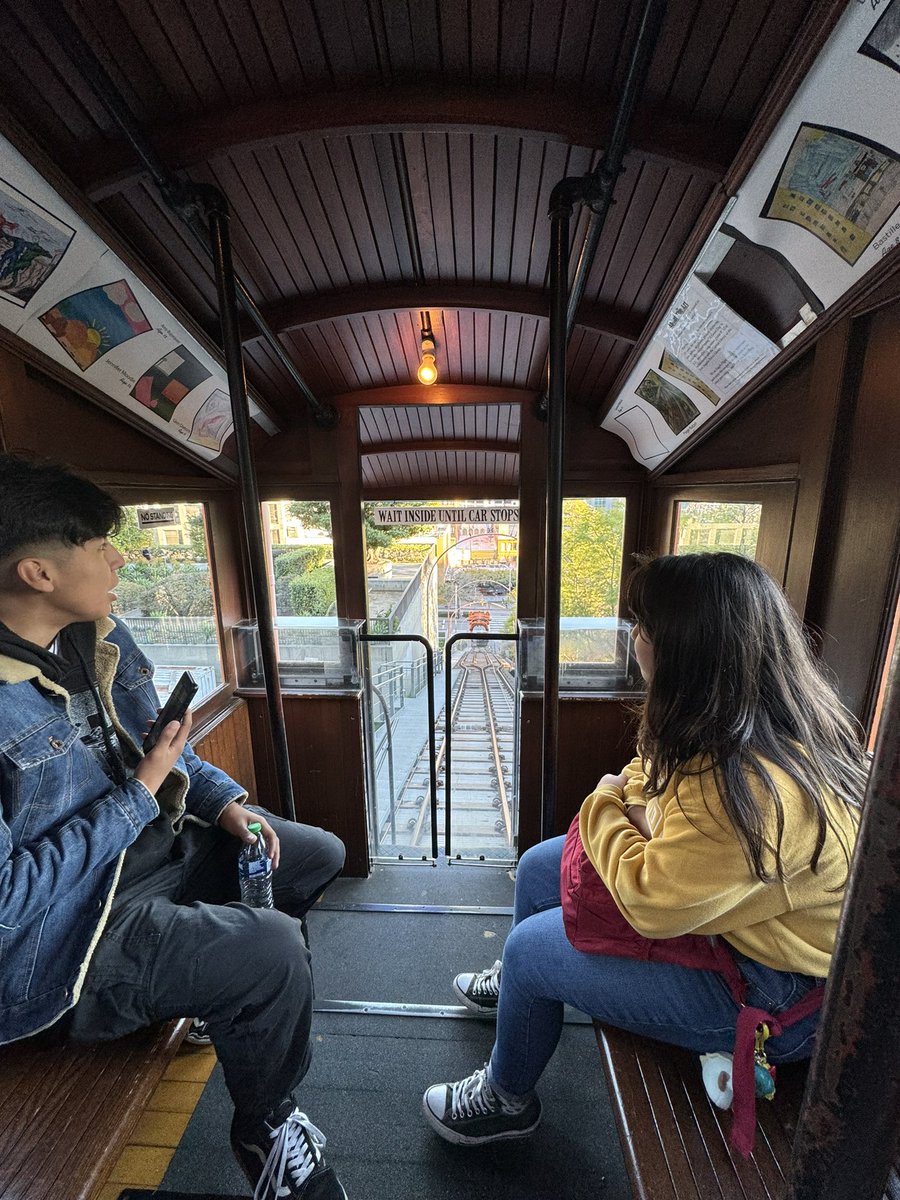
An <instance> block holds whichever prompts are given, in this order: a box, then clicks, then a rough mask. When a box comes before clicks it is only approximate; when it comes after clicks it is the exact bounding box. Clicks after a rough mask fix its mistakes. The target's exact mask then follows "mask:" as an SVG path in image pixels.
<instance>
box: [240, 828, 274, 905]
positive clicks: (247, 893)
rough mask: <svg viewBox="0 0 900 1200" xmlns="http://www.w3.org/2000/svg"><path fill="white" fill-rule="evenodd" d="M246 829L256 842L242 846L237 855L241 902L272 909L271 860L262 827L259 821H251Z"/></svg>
mask: <svg viewBox="0 0 900 1200" xmlns="http://www.w3.org/2000/svg"><path fill="white" fill-rule="evenodd" d="M247 828H248V829H249V830H250V832H251V833H255V834H256V841H255V842H249V843H247V844H245V845H244V846H242V847H241V852H240V854H239V855H238V878H239V879H240V882H241V900H243V902H244V903H245V904H249V905H250V907H251V908H273V907H274V905H273V904H272V860H271V858H269V852H268V850H267V849H266V842H265V838H264V837H263V835H262V825H260V823H259V821H253V822H252V823H251V824H250V825H248V826H247Z"/></svg>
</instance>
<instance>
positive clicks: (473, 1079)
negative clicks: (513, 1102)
mask: <svg viewBox="0 0 900 1200" xmlns="http://www.w3.org/2000/svg"><path fill="white" fill-rule="evenodd" d="M451 1087H452V1091H451V1093H450V1117H451V1119H452V1120H454V1121H458V1120H459V1119H460V1118H461V1117H475V1116H479V1117H483V1116H487V1115H488V1114H489V1113H492V1112H494V1111H495V1110H496V1108H497V1097H496V1096H495V1095H494V1093H493V1091H492V1090H491V1085H490V1084H489V1083H488V1081H487V1071H486V1069H485V1068H484V1067H481V1068H480V1069H479V1070H477V1071H475V1072H474V1073H473V1074H471V1075H470V1076H469V1077H468V1079H460V1081H459V1083H454V1084H452V1085H451Z"/></svg>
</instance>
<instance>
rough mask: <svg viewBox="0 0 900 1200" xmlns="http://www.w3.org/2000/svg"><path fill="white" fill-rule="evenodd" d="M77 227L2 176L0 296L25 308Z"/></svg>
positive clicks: (0, 204) (40, 286) (57, 261)
mask: <svg viewBox="0 0 900 1200" xmlns="http://www.w3.org/2000/svg"><path fill="white" fill-rule="evenodd" d="M74 236H75V230H74V229H73V228H72V226H71V225H67V224H66V223H65V221H60V219H59V218H58V217H55V216H54V215H53V213H51V212H49V211H48V210H47V209H46V208H44V207H43V206H42V205H40V204H37V203H36V202H35V201H34V200H31V199H30V198H29V197H28V196H26V195H25V193H24V192H20V191H19V189H18V188H14V187H13V185H12V184H11V183H7V182H6V180H5V179H0V298H2V299H3V300H8V301H9V302H10V303H11V304H16V305H18V307H19V308H24V307H25V306H26V304H28V303H29V301H30V300H33V299H34V297H35V296H36V295H37V293H38V292H39V291H40V289H41V288H42V287H43V286H44V284H45V283H46V282H47V280H48V279H49V278H50V276H51V275H52V274H53V272H54V271H55V270H56V268H57V267H58V266H59V264H60V262H61V261H62V257H63V255H64V254H65V252H66V251H67V250H68V248H69V244H70V242H71V241H72V238H73V237H74Z"/></svg>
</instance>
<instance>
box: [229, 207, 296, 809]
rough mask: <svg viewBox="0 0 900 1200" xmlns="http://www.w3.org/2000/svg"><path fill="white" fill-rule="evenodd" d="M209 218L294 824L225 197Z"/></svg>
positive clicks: (268, 683)
mask: <svg viewBox="0 0 900 1200" xmlns="http://www.w3.org/2000/svg"><path fill="white" fill-rule="evenodd" d="M208 215H209V232H210V245H211V248H212V256H213V264H214V266H215V271H216V291H217V293H218V299H219V320H220V322H221V325H222V342H223V348H224V352H225V365H226V368H227V370H228V391H229V393H230V395H231V414H232V418H233V420H234V440H235V445H236V447H237V452H238V468H239V472H240V483H241V509H242V513H243V517H244V532H245V535H246V538H247V557H248V562H249V567H250V585H251V589H252V592H253V604H254V608H255V611H256V623H257V627H258V629H259V645H260V650H261V658H262V669H263V680H264V683H265V689H266V704H267V708H268V713H269V730H270V733H271V736H272V751H273V754H274V757H275V781H276V787H277V789H278V799H279V802H280V806H281V811H282V813H283V814H284V816H286V817H287V818H288V819H289V820H291V821H296V819H297V814H296V811H295V809H294V789H293V785H292V783H291V763H290V756H289V754H288V744H287V731H286V730H285V727H284V709H283V706H282V703H281V683H280V681H279V678H278V654H277V650H276V647H275V624H274V621H273V616H272V601H271V596H270V594H269V586H268V576H267V572H266V553H265V547H264V545H263V536H262V517H261V512H260V504H259V488H258V487H257V483H256V467H255V464H254V462H253V448H252V446H251V444H250V414H249V410H248V407H247V385H246V380H245V378H244V362H243V359H242V357H241V341H240V336H239V333H238V311H237V297H236V296H235V291H234V273H233V271H232V264H231V241H230V238H229V231H228V208H227V204H226V201H225V198H224V197H223V196H219V197H218V203H217V204H215V205H213V206H211V207H210V210H209V214H208Z"/></svg>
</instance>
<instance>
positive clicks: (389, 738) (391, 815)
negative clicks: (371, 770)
mask: <svg viewBox="0 0 900 1200" xmlns="http://www.w3.org/2000/svg"><path fill="white" fill-rule="evenodd" d="M369 689H370V690H371V692H372V695H373V696H374V697H375V698H376V699H377V701H378V703H379V704H380V705H381V714H382V716H383V717H384V741H385V746H386V749H385V754H386V755H387V760H388V787H389V788H390V792H391V807H390V811H389V812H388V821H389V824H390V829H391V845H393V846H396V845H397V814H396V813H395V812H394V735H393V733H392V732H391V710H390V708H388V702H387V700H385V698H384V696H383V695H382V694H381V688H377V687H376V686H375V684H374V683H372V682H371V681H370V682H369Z"/></svg>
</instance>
